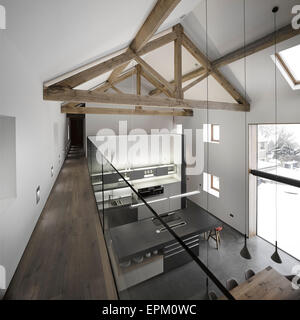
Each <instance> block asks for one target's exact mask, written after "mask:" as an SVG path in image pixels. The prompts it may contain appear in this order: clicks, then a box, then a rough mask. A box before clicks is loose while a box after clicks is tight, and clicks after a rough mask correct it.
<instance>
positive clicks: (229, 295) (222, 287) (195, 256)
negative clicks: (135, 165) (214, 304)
mask: <svg viewBox="0 0 300 320" xmlns="http://www.w3.org/2000/svg"><path fill="white" fill-rule="evenodd" d="M98 151H99V152H100V153H101V156H102V158H104V159H105V160H106V161H107V162H108V163H109V164H110V165H111V167H112V168H113V169H114V170H115V171H116V172H117V173H118V174H119V176H120V177H121V178H122V179H123V180H124V181H125V183H126V184H127V185H128V187H129V188H130V189H131V190H132V191H133V192H134V193H135V194H136V195H137V196H138V197H139V198H140V199H141V200H142V201H143V203H144V204H145V205H146V207H147V208H148V209H149V210H150V211H151V212H152V213H153V215H154V216H155V217H156V218H157V219H158V220H159V221H160V222H161V224H162V225H163V226H164V227H165V228H166V230H168V231H169V233H170V234H171V235H172V236H173V237H174V238H175V239H176V240H177V241H178V242H179V244H180V245H181V246H182V247H183V248H184V249H185V251H186V252H187V253H188V254H189V255H190V256H191V257H192V259H193V260H194V261H195V262H196V263H197V264H198V265H199V267H200V268H201V269H202V270H203V271H204V272H205V273H206V275H207V276H208V277H209V278H210V279H211V280H212V281H213V282H214V283H215V285H216V286H217V287H218V288H219V289H220V291H221V292H222V293H223V294H224V295H225V296H226V298H228V299H229V300H235V298H234V297H233V296H232V294H231V293H230V292H229V291H228V290H227V289H226V288H225V287H224V286H223V284H222V283H221V282H220V281H219V280H218V279H217V278H216V277H215V275H214V274H213V273H212V272H211V271H210V270H209V269H208V268H207V267H206V265H205V264H204V263H203V262H202V261H201V260H200V259H199V257H198V256H197V255H196V254H195V253H194V252H193V251H192V250H191V249H190V248H189V247H188V246H187V245H186V244H185V243H184V241H182V240H181V238H180V237H178V236H177V234H176V233H175V232H174V231H173V230H172V229H171V228H170V227H169V226H168V224H167V223H166V222H165V221H164V220H163V219H161V217H160V216H159V214H157V213H156V212H155V211H154V210H153V209H152V207H151V206H150V205H149V204H148V203H147V201H146V200H145V199H144V198H143V197H142V196H141V195H140V193H139V192H137V191H136V190H135V189H134V188H133V187H132V185H131V184H130V183H129V182H128V181H127V180H126V179H125V178H124V177H123V176H122V175H121V173H120V172H119V171H118V170H117V169H116V168H115V167H114V166H113V165H112V164H111V163H110V161H108V160H107V158H106V157H105V156H104V155H103V154H102V152H101V151H100V150H99V149H98ZM102 187H103V185H102Z"/></svg>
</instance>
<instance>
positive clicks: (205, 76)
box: [183, 74, 207, 92]
mask: <svg viewBox="0 0 300 320" xmlns="http://www.w3.org/2000/svg"><path fill="white" fill-rule="evenodd" d="M206 78H207V74H204V75H203V76H201V77H199V78H197V79H196V80H194V81H193V82H191V83H190V84H188V85H187V86H185V87H184V88H183V92H186V91H188V90H189V89H191V88H192V87H194V86H195V85H197V84H198V83H200V82H201V81H203V80H204V79H206Z"/></svg>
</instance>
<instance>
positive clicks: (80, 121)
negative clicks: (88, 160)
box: [68, 115, 85, 158]
mask: <svg viewBox="0 0 300 320" xmlns="http://www.w3.org/2000/svg"><path fill="white" fill-rule="evenodd" d="M68 118H69V138H70V150H69V153H68V158H81V157H83V156H84V136H85V133H84V132H85V115H68Z"/></svg>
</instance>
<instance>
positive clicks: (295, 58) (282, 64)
mask: <svg viewBox="0 0 300 320" xmlns="http://www.w3.org/2000/svg"><path fill="white" fill-rule="evenodd" d="M299 56H300V45H297V46H295V47H292V48H289V49H286V50H283V51H281V52H279V53H277V54H276V58H277V67H278V68H279V70H280V71H281V73H282V75H283V76H284V77H285V79H286V80H287V82H288V83H289V84H290V86H291V87H292V89H294V90H297V89H300V59H299ZM273 59H275V58H274V56H273Z"/></svg>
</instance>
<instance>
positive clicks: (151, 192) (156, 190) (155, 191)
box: [138, 186, 164, 198]
mask: <svg viewBox="0 0 300 320" xmlns="http://www.w3.org/2000/svg"><path fill="white" fill-rule="evenodd" d="M138 192H139V194H140V195H141V196H142V197H143V198H147V197H152V196H156V195H160V194H163V193H164V187H163V186H154V187H148V188H142V189H138Z"/></svg>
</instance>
